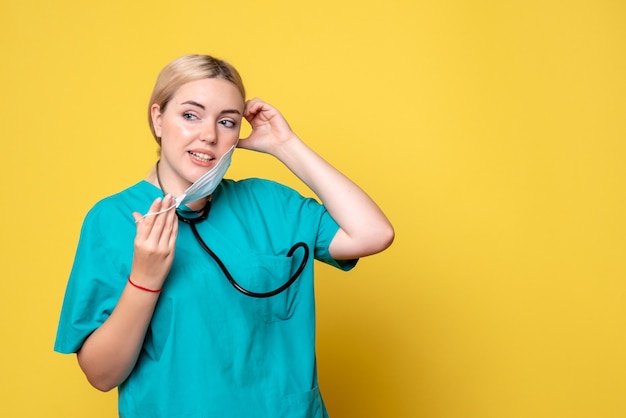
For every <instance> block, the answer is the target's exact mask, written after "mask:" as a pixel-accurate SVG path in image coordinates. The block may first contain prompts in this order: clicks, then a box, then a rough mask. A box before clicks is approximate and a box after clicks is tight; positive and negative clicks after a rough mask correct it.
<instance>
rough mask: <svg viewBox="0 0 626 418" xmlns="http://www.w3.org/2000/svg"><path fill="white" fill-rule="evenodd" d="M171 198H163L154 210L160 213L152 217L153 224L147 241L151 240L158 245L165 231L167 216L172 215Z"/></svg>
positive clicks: (168, 196)
mask: <svg viewBox="0 0 626 418" xmlns="http://www.w3.org/2000/svg"><path fill="white" fill-rule="evenodd" d="M173 203H174V202H173V198H172V197H171V196H170V195H167V196H165V198H164V199H163V200H162V201H161V202H160V207H158V208H155V209H156V210H155V212H161V213H158V214H156V215H153V216H152V217H153V218H154V223H153V225H152V229H151V230H150V233H149V237H148V239H153V240H154V242H155V243H156V244H157V245H158V243H159V241H160V240H161V236H162V235H163V233H164V231H165V225H166V222H167V219H168V216H171V215H172V214H173V211H172V210H168V209H173V208H172V206H173Z"/></svg>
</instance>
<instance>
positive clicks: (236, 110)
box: [181, 100, 241, 115]
mask: <svg viewBox="0 0 626 418" xmlns="http://www.w3.org/2000/svg"><path fill="white" fill-rule="evenodd" d="M181 104H183V105H192V106H196V107H199V108H200V109H202V110H206V108H205V107H204V105H203V104H201V103H198V102H196V101H195V100H187V101H185V102H182V103H181ZM225 113H236V114H238V115H241V111H239V110H238V109H224V110H222V111H221V112H220V115H222V114H225Z"/></svg>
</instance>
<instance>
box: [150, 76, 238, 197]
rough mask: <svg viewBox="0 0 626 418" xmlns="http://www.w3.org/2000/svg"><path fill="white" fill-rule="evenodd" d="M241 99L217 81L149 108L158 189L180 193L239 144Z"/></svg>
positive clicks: (189, 86)
mask: <svg viewBox="0 0 626 418" xmlns="http://www.w3.org/2000/svg"><path fill="white" fill-rule="evenodd" d="M243 109H244V99H243V97H241V93H240V92H239V90H238V89H237V87H236V86H235V85H234V84H233V83H231V82H230V81H228V80H224V79H221V78H205V79H201V80H197V81H191V82H189V83H186V84H183V85H182V86H181V87H180V88H179V89H178V90H177V91H176V93H175V94H174V96H173V97H172V99H171V100H170V102H169V103H168V104H167V106H166V109H165V110H164V111H163V110H162V109H161V108H160V107H159V105H156V104H154V105H152V108H151V112H152V121H153V124H154V129H155V132H156V134H157V136H159V137H160V138H161V162H160V163H159V175H160V178H161V181H162V182H163V184H161V187H162V188H163V189H164V190H165V191H166V192H168V193H171V194H173V195H174V196H179V195H181V194H182V193H183V192H184V191H185V190H186V189H187V188H188V187H189V186H190V185H191V184H192V183H193V182H194V181H196V180H197V179H198V178H200V176H202V175H203V174H204V173H206V172H207V171H209V170H210V169H211V168H213V167H214V166H215V164H217V162H218V161H219V159H220V157H221V156H222V155H224V153H225V152H226V151H228V150H229V149H230V147H232V146H233V145H235V144H236V143H237V141H238V140H239V131H240V128H241V122H242V115H243Z"/></svg>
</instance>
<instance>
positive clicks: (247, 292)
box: [157, 171, 309, 298]
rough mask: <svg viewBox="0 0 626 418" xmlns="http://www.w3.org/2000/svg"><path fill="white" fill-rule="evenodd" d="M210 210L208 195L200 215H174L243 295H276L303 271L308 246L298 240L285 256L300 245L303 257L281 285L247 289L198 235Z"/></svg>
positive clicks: (285, 288) (263, 296) (307, 257)
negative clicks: (265, 290)
mask: <svg viewBox="0 0 626 418" xmlns="http://www.w3.org/2000/svg"><path fill="white" fill-rule="evenodd" d="M157 172H158V171H157ZM210 210H211V198H210V197H209V198H208V199H207V202H206V204H205V206H204V209H202V210H201V212H200V215H198V216H197V217H192V218H187V217H185V216H183V215H182V214H181V213H180V212H179V211H178V210H176V216H178V219H180V220H181V221H183V222H185V223H186V224H188V225H189V226H190V227H191V232H193V235H194V236H195V237H196V240H197V241H198V243H199V244H200V246H201V247H202V249H203V250H204V251H206V253H207V254H209V255H210V256H211V258H213V260H215V262H216V263H217V265H218V266H219V267H220V269H221V270H222V273H224V276H226V278H227V279H228V281H229V282H230V284H232V285H233V287H234V288H235V289H237V290H238V291H240V292H241V293H243V294H244V295H246V296H251V297H253V298H269V297H271V296H275V295H278V294H279V293H281V292H284V291H285V290H287V289H288V288H289V286H291V285H292V284H293V283H294V282H295V281H296V280H297V279H298V277H300V275H301V274H302V272H303V271H304V267H306V263H307V261H308V259H309V246H308V245H306V243H304V242H298V243H296V244H294V245H293V247H291V249H290V250H289V252H288V253H287V257H292V256H293V253H294V252H295V251H296V250H297V249H298V248H300V247H302V248H304V257H303V258H302V261H301V262H300V266H299V267H298V269H297V270H296V272H295V273H294V274H293V275H292V276H291V277H290V278H289V280H287V281H286V282H285V283H284V284H283V285H282V286H280V287H278V288H276V289H274V290H272V291H270V292H262V293H258V292H251V291H250V290H247V289H245V288H244V287H242V286H241V285H240V284H239V283H237V281H236V280H235V279H234V278H233V276H232V275H231V274H230V272H229V271H228V269H227V268H226V266H225V265H224V263H223V262H222V260H221V259H220V258H219V257H218V256H217V254H215V253H214V252H213V251H212V250H211V249H210V248H209V246H208V245H207V244H206V243H205V242H204V240H203V239H202V237H201V236H200V233H199V232H198V228H197V227H196V224H197V223H198V222H202V221H204V220H205V219H206V218H207V217H208V216H209V211H210ZM196 213H199V212H196Z"/></svg>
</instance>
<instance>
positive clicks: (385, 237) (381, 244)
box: [375, 224, 396, 253]
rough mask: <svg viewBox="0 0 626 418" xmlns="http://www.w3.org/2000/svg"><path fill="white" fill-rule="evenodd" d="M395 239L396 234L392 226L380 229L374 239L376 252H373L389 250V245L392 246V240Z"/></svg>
mask: <svg viewBox="0 0 626 418" xmlns="http://www.w3.org/2000/svg"><path fill="white" fill-rule="evenodd" d="M395 238H396V232H395V231H394V229H393V226H391V224H389V226H388V227H387V228H384V229H382V230H381V231H379V233H378V234H377V237H376V244H377V251H375V252H376V253H379V252H381V251H384V250H386V249H387V248H389V247H390V246H391V244H393V240H394V239H395Z"/></svg>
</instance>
